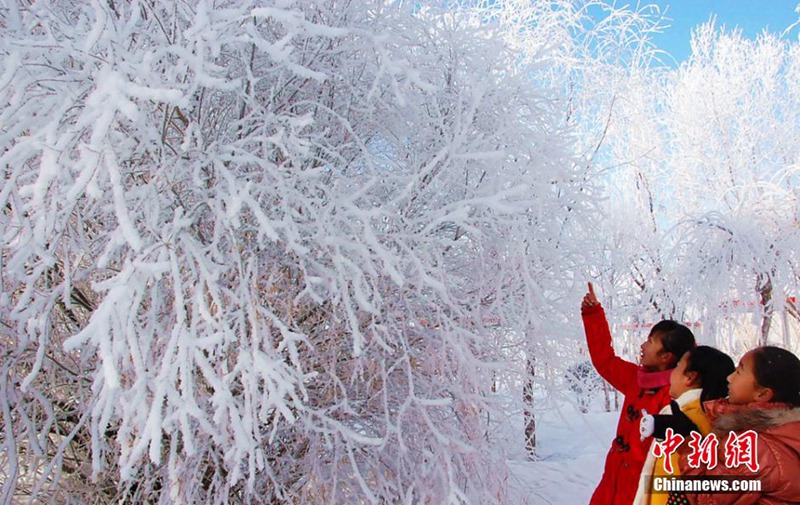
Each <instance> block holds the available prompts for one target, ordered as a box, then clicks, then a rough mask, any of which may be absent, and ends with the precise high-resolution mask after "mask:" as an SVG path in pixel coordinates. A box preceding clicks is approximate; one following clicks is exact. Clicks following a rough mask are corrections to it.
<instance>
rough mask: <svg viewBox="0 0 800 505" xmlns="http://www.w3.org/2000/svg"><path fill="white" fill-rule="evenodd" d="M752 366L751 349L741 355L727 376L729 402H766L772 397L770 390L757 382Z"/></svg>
mask: <svg viewBox="0 0 800 505" xmlns="http://www.w3.org/2000/svg"><path fill="white" fill-rule="evenodd" d="M753 367H754V363H753V351H750V352H748V353H747V354H745V355H744V356H742V359H741V360H740V361H739V366H737V367H736V370H734V371H733V373H732V374H730V375H729V376H728V401H729V402H731V403H735V404H745V403H752V402H768V401H770V400H771V399H772V390H771V389H769V388H765V387H762V386H761V385H760V384H759V383H758V381H757V380H756V375H755V370H754V368H753Z"/></svg>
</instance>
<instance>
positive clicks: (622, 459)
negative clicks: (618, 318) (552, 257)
mask: <svg viewBox="0 0 800 505" xmlns="http://www.w3.org/2000/svg"><path fill="white" fill-rule="evenodd" d="M582 316H583V327H584V329H585V330H586V342H587V344H588V346H589V354H590V356H591V358H592V364H593V365H594V367H595V368H596V369H597V372H598V373H599V374H600V375H601V376H602V377H603V378H604V379H605V380H607V381H608V382H609V383H610V384H611V385H612V386H613V387H614V388H616V389H617V390H619V391H620V392H621V393H622V394H623V395H625V402H624V403H623V404H622V412H621V414H620V418H619V423H618V424H617V435H616V438H615V439H614V442H613V443H612V444H611V450H610V451H608V456H606V465H605V470H604V472H603V478H602V479H601V480H600V484H599V485H598V486H597V489H595V491H594V494H593V495H592V501H591V502H590V505H628V504H631V503H633V499H634V498H635V496H636V489H637V487H638V485H639V478H640V476H641V472H642V466H643V465H644V461H645V459H646V457H647V451H648V449H649V448H650V443H651V442H652V441H653V439H652V438H647V439H645V441H644V442H642V441H641V440H639V420H640V419H641V416H642V409H646V410H647V412H649V413H657V412H659V411H660V410H661V409H662V408H663V407H665V406H667V405H669V402H670V396H669V380H668V379H664V377H665V375H664V374H663V373H662V374H659V378H660V379H659V380H660V382H659V384H663V385H660V387H654V388H643V387H642V386H640V379H641V378H642V377H644V375H653V376H655V374H644V372H643V370H642V368H641V367H640V366H638V365H636V364H635V363H631V362H630V361H625V360H623V359H622V358H620V357H619V356H617V355H616V354H614V348H613V347H612V346H611V331H610V330H609V328H608V322H607V321H606V315H605V312H604V311H603V308H602V307H601V306H600V305H596V306H593V307H588V308H586V309H584V310H583V311H582ZM643 374H644V375H643Z"/></svg>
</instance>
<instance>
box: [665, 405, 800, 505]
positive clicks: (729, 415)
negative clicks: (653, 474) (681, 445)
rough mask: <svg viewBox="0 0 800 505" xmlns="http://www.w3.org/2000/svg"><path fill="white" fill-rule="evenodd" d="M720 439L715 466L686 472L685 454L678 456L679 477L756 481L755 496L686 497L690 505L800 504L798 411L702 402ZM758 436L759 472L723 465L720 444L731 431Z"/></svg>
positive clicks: (696, 495) (749, 493)
mask: <svg viewBox="0 0 800 505" xmlns="http://www.w3.org/2000/svg"><path fill="white" fill-rule="evenodd" d="M704 407H705V409H706V413H707V414H708V416H709V418H710V419H711V421H712V424H713V426H714V433H716V435H717V437H718V438H719V447H718V462H719V464H718V465H717V467H716V468H714V469H712V470H708V469H706V468H703V467H702V465H701V468H697V469H695V468H689V467H688V465H687V464H686V463H687V460H686V456H687V454H686V453H682V454H681V459H680V463H681V470H682V471H683V473H684V475H730V476H735V477H740V478H744V479H759V480H760V481H761V491H760V492H748V493H718V494H689V495H688V498H689V501H690V502H691V503H692V504H694V505H751V504H758V505H786V504H800V408H794V409H791V408H789V407H787V406H786V405H784V404H775V403H773V404H750V405H732V404H730V403H728V401H727V400H715V401H711V402H706V403H705V404H704ZM747 430H753V431H755V432H756V433H757V434H758V439H757V440H758V442H757V443H758V459H757V461H758V470H757V471H755V472H752V471H751V470H750V469H749V468H748V467H747V466H745V465H742V466H739V467H736V468H728V467H727V466H726V465H725V452H724V451H725V442H726V440H727V439H728V436H729V434H730V432H734V433H737V434H741V433H743V432H745V431H747Z"/></svg>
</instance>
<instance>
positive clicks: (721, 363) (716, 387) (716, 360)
mask: <svg viewBox="0 0 800 505" xmlns="http://www.w3.org/2000/svg"><path fill="white" fill-rule="evenodd" d="M734 370H736V365H734V364H733V359H731V357H730V356H728V355H727V354H725V353H724V352H722V351H720V350H719V349H716V348H714V347H710V346H707V345H700V346H697V347H695V348H694V349H690V350H689V351H688V353H687V357H686V371H687V372H697V377H698V379H699V381H700V387H702V388H703V392H702V393H701V394H700V405H701V406H702V405H703V403H705V402H707V401H709V400H716V399H718V398H725V397H726V396H728V376H729V375H730V374H732V373H733V371H734ZM703 410H705V408H704V407H703Z"/></svg>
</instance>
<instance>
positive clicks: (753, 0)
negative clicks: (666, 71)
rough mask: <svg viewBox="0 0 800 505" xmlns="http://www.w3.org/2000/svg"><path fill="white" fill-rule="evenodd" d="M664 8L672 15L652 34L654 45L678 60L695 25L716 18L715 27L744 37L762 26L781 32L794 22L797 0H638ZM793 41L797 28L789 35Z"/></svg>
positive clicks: (684, 54) (685, 53) (685, 54)
mask: <svg viewBox="0 0 800 505" xmlns="http://www.w3.org/2000/svg"><path fill="white" fill-rule="evenodd" d="M641 3H642V4H647V3H654V4H657V5H659V6H660V7H661V10H662V12H663V11H664V9H665V8H667V17H669V18H671V21H669V24H670V25H671V27H670V28H667V29H666V30H665V31H664V33H662V34H659V35H657V36H656V37H654V40H653V41H654V42H655V44H656V45H657V46H658V47H659V48H661V49H664V50H665V51H667V52H669V53H670V54H671V55H672V56H673V57H674V58H675V60H677V62H678V63H680V62H682V61H684V60H686V59H687V58H688V57H689V51H690V48H689V40H690V36H691V30H692V28H694V27H695V26H697V25H699V24H701V23H704V22H706V21H708V20H709V18H710V17H711V16H712V15H716V17H717V26H721V25H725V27H726V28H728V29H732V28H733V27H735V26H738V27H740V28H741V29H742V33H743V34H744V36H745V37H748V38H755V37H756V36H757V35H758V34H759V33H761V32H762V31H763V30H764V29H765V28H766V29H768V30H769V31H771V32H774V33H780V32H782V31H783V30H785V29H786V28H788V27H789V26H790V25H791V24H792V23H794V22H795V21H797V19H798V14H797V13H796V12H795V8H796V7H797V5H798V3H800V0H641ZM789 36H790V37H792V38H793V39H795V40H796V37H797V36H798V28H797V27H795V28H794V29H793V30H792V31H791V32H790V34H789Z"/></svg>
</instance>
